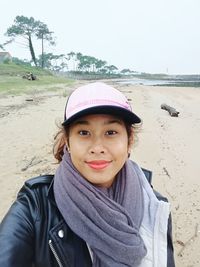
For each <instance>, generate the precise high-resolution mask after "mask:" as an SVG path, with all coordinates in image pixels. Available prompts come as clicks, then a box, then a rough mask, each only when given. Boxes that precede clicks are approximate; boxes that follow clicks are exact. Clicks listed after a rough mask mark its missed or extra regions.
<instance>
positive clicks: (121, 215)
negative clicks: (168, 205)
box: [54, 149, 146, 267]
mask: <svg viewBox="0 0 200 267" xmlns="http://www.w3.org/2000/svg"><path fill="white" fill-rule="evenodd" d="M54 194H55V200H56V203H57V206H58V209H59V210H60V212H61V214H62V216H63V218H64V220H65V222H66V223H67V225H68V226H69V227H70V228H71V229H72V230H73V231H74V232H75V233H76V234H77V235H78V236H80V237H81V238H82V239H83V240H85V241H86V242H87V244H88V245H89V246H90V248H91V250H92V252H93V266H95V267H101V266H104V267H105V266H106V267H125V266H126V267H127V266H128V267H129V266H130V267H135V266H138V265H139V264H140V262H141V260H142V259H143V257H144V256H145V255H146V248H145V245H144V242H143V240H142V238H141V236H140V234H139V228H140V225H141V221H142V218H143V212H144V203H143V194H142V188H141V184H140V178H139V177H138V174H137V173H136V171H135V170H134V165H133V162H131V161H130V160H127V161H126V163H125V165H124V167H123V168H122V169H121V171H120V172H119V174H118V175H117V177H116V179H115V181H114V183H113V185H112V186H111V187H110V188H109V189H105V188H104V189H102V188H99V187H96V186H94V185H92V184H91V183H89V182H88V181H87V180H86V179H84V178H83V177H82V176H81V174H80V173H79V172H78V171H77V170H76V168H75V167H74V165H73V164H72V162H71V158H70V156H69V154H68V152H67V151H66V149H65V153H64V155H63V159H62V162H61V163H60V165H59V167H58V169H57V171H56V173H55V180H54Z"/></svg>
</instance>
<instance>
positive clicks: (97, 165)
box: [86, 160, 111, 170]
mask: <svg viewBox="0 0 200 267" xmlns="http://www.w3.org/2000/svg"><path fill="white" fill-rule="evenodd" d="M86 163H87V165H88V166H89V167H90V168H92V169H95V170H102V169H105V168H106V167H107V166H108V165H109V164H110V163H111V161H108V160H92V161H86Z"/></svg>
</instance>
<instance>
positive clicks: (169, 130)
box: [0, 82, 200, 267]
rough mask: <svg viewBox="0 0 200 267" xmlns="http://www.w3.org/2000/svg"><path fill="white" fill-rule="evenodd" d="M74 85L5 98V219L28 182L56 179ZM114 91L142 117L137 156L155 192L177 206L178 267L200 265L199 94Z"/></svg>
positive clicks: (0, 109) (1, 211) (1, 159)
mask: <svg viewBox="0 0 200 267" xmlns="http://www.w3.org/2000/svg"><path fill="white" fill-rule="evenodd" d="M79 83H80V82H79ZM108 83H114V82H108ZM74 86H75V85H74ZM74 86H73V87H74ZM73 87H67V88H65V87H63V89H62V90H59V91H54V92H46V93H44V92H43V93H41V92H40V93H39V92H36V91H35V92H32V93H31V94H28V95H21V96H0V151H1V154H0V173H1V175H0V203H1V204H0V220H1V219H2V218H3V216H4V215H5V213H6V211H7V210H8V208H9V206H10V205H11V203H12V202H13V201H14V200H15V197H16V194H17V192H18V190H19V189H20V188H21V186H22V185H23V183H24V181H25V180H26V179H28V178H31V177H34V176H38V175H40V174H46V173H54V171H55V169H56V167H57V164H56V161H55V160H54V158H53V155H52V145H53V138H54V135H55V133H56V131H57V130H58V127H57V125H56V124H58V123H59V122H62V119H63V109H64V105H65V101H66V95H67V94H68V93H69V92H70V91H71V90H73ZM116 87H117V88H119V89H120V90H121V91H122V92H124V93H125V95H126V96H127V97H128V99H129V100H130V101H131V104H132V107H133V110H134V111H135V112H136V113H137V114H138V115H139V116H140V117H141V118H142V119H143V126H142V129H141V131H140V133H139V136H138V143H137V144H136V146H135V148H134V149H133V151H132V155H131V158H132V159H133V160H135V161H136V162H137V163H139V165H140V166H142V167H144V168H146V169H150V170H152V171H153V186H154V188H155V189H156V190H157V191H159V192H160V193H162V194H163V195H165V196H166V197H167V198H168V199H169V202H170V203H171V213H172V219H173V240H174V247H175V260H176V266H177V267H199V266H200V252H199V249H198V248H199V247H200V197H199V192H200V179H199V174H200V164H199V151H200V141H199V138H200V89H199V88H189V87H188V88H181V87H151V86H142V85H138V86H133V85H120V84H117V85H116ZM163 103H166V104H167V105H170V106H172V107H174V108H175V109H176V110H177V111H179V112H180V114H179V117H171V116H170V115H169V113H168V112H167V111H165V110H163V109H161V108H160V106H161V104H163Z"/></svg>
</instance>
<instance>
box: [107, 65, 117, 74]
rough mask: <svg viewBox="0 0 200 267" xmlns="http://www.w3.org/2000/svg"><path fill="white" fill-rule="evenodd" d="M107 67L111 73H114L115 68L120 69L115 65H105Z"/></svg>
mask: <svg viewBox="0 0 200 267" xmlns="http://www.w3.org/2000/svg"><path fill="white" fill-rule="evenodd" d="M105 67H106V69H107V70H108V72H109V74H111V73H113V72H114V71H115V70H118V68H117V67H116V66H114V65H110V66H105Z"/></svg>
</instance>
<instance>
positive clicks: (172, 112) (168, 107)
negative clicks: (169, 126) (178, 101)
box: [161, 104, 180, 117]
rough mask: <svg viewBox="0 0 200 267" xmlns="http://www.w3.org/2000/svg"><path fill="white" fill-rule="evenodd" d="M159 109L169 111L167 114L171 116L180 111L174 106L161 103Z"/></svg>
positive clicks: (175, 115)
mask: <svg viewBox="0 0 200 267" xmlns="http://www.w3.org/2000/svg"><path fill="white" fill-rule="evenodd" d="M161 109H164V110H167V111H168V112H169V115H170V116H171V117H178V114H179V113H180V112H179V111H177V110H176V109H175V108H173V107H170V106H168V105H166V104H162V105H161Z"/></svg>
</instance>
